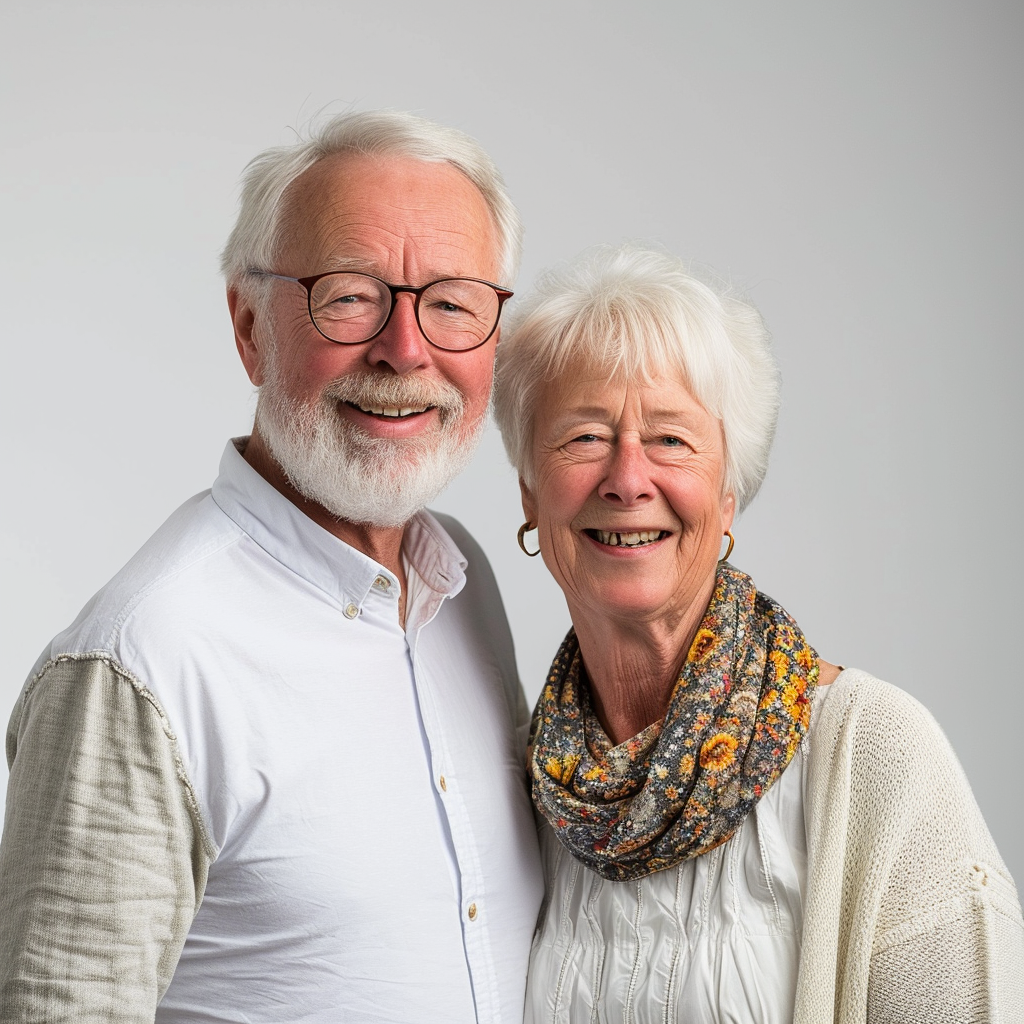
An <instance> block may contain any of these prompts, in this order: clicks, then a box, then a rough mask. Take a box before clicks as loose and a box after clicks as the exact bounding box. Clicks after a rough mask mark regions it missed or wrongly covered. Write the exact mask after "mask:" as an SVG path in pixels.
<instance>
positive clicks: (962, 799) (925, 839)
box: [794, 669, 1024, 1024]
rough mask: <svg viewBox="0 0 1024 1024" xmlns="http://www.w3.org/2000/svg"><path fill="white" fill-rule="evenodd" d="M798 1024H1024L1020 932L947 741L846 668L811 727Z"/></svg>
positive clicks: (907, 700) (905, 704) (907, 706)
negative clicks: (812, 729) (805, 883)
mask: <svg viewBox="0 0 1024 1024" xmlns="http://www.w3.org/2000/svg"><path fill="white" fill-rule="evenodd" d="M806 801H807V802H806V805H805V807H806V809H805V815H806V823H807V846H808V882H807V900H806V904H805V907H804V932H803V941H802V945H801V956H800V971H799V976H798V982H797V994H796V1012H795V1014H794V1024H825V1022H828V1021H832V1022H834V1024H853V1022H855V1021H856V1022H857V1024H864V1021H865V1020H867V1021H868V1022H870V1024H921V1022H925V1021H927V1022H928V1024H945V1022H949V1024H953V1022H956V1024H965V1022H971V1021H977V1022H982V1021H985V1022H992V1024H994V1022H1005V1024H1011V1022H1020V1021H1024V922H1022V920H1021V911H1020V904H1019V902H1018V899H1017V892H1016V890H1015V888H1014V885H1013V881H1012V880H1011V878H1010V875H1009V872H1008V871H1007V870H1006V867H1005V865H1004V864H1003V862H1002V860H1001V859H1000V857H999V854H998V852H997V851H996V848H995V844H994V843H993V841H992V837H991V836H990V835H989V832H988V829H987V828H986V826H985V823H984V821H983V820H982V817H981V812H980V811H979V810H978V805H977V804H976V803H975V800H974V797H973V796H972V794H971V790H970V786H969V785H968V782H967V779H966V777H965V776H964V773H963V770H962V769H961V767H960V764H959V762H958V761H957V759H956V755H955V754H954V753H953V751H952V749H951V747H950V745H949V742H948V741H947V740H946V737H945V736H944V735H943V734H942V731H941V730H940V729H939V727H938V725H937V723H936V722H935V720H934V719H933V718H932V717H931V715H930V714H929V713H928V712H927V711H926V710H925V709H924V708H923V707H921V705H920V704H918V703H917V701H915V700H914V699H913V698H912V697H909V696H908V695H907V694H905V693H903V692H902V691H900V690H898V689H896V688H895V687H893V686H890V685H889V684H887V683H883V682H881V681H879V680H878V679H875V678H873V677H872V676H870V675H868V674H867V673H866V672H860V671H857V670H854V669H848V670H846V671H845V672H843V673H842V674H841V675H840V676H839V678H838V679H837V680H836V681H835V682H834V683H833V684H832V692H831V693H830V694H829V699H828V700H827V701H825V702H824V703H823V706H822V708H821V717H820V718H819V719H818V720H817V721H816V722H815V725H814V743H813V744H812V749H811V760H810V770H809V776H808V790H807V794H806Z"/></svg>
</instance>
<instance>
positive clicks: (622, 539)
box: [583, 530, 668, 548]
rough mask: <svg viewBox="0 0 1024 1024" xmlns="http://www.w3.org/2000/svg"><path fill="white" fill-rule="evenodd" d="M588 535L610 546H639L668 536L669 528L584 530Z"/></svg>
mask: <svg viewBox="0 0 1024 1024" xmlns="http://www.w3.org/2000/svg"><path fill="white" fill-rule="evenodd" d="M583 532H584V533H585V534H586V535H587V536H588V537H593V539H594V540H596V541H597V542H598V543H600V544H607V545H608V546H609V547H613V548H615V547H621V548H638V547H640V546H641V545H643V544H653V543H654V541H656V540H661V539H662V537H667V536H668V531H667V530H637V531H634V532H633V533H612V532H610V531H608V530H584V531H583Z"/></svg>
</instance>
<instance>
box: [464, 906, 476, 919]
mask: <svg viewBox="0 0 1024 1024" xmlns="http://www.w3.org/2000/svg"><path fill="white" fill-rule="evenodd" d="M466 914H467V916H468V917H469V919H470V921H475V920H476V904H475V903H470V905H469V910H467V911H466Z"/></svg>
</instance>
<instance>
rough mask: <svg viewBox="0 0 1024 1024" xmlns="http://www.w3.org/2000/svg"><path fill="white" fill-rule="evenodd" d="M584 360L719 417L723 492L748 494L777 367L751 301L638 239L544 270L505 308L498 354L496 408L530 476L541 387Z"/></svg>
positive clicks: (760, 462) (773, 409)
mask: <svg viewBox="0 0 1024 1024" xmlns="http://www.w3.org/2000/svg"><path fill="white" fill-rule="evenodd" d="M581 364H582V365H584V366H585V367H586V368H587V370H588V371H597V372H599V373H607V374H608V377H609V379H622V378H625V379H626V380H630V381H639V382H642V383H644V384H654V385H657V382H658V380H659V379H664V378H665V377H666V376H668V377H671V378H672V379H674V380H681V381H682V383H683V384H684V385H685V386H686V387H687V389H688V390H689V391H690V393H691V394H692V395H693V396H694V398H696V399H697V401H698V402H700V403H701V405H703V406H704V408H705V409H707V410H708V412H710V413H711V414H712V415H713V416H716V417H718V419H719V420H720V421H721V423H722V430H723V433H724V436H725V459H726V473H725V488H726V492H729V491H731V492H732V493H733V495H734V496H735V498H736V503H737V505H738V507H739V508H740V509H743V508H745V507H746V506H747V505H748V504H749V503H750V501H751V500H752V499H753V497H754V495H755V494H756V493H757V490H758V488H759V487H760V486H761V481H762V480H763V479H764V474H765V471H766V470H767V468H768V453H769V451H770V450H771V445H772V439H773V437H774V435H775V423H776V420H777V419H778V410H779V373H778V368H777V366H776V364H775V359H774V358H773V356H772V353H771V344H770V336H769V334H768V329H767V327H766V325H765V322H764V320H762V319H761V315H760V313H758V311H757V310H756V309H755V308H754V307H753V306H752V305H751V304H750V303H749V302H746V301H744V300H743V299H741V298H738V297H736V296H735V295H733V294H731V293H730V291H729V290H728V289H726V288H724V287H721V286H720V285H718V284H717V283H713V282H711V281H710V280H707V281H705V280H699V279H698V278H697V277H695V276H693V273H692V272H691V270H690V268H688V266H687V265H686V264H685V263H683V262H682V261H681V260H679V259H677V258H676V257H674V256H672V255H670V254H669V253H666V252H663V251H661V250H657V249H650V248H645V247H641V246H637V245H626V246H622V247H611V246H601V247H598V248H596V249H591V250H588V251H587V252H585V253H583V254H582V255H581V256H580V257H578V258H577V259H576V260H575V261H573V262H572V263H569V264H568V265H565V266H562V267H558V268H556V269H554V270H551V271H549V272H548V273H547V274H545V275H544V276H543V277H542V278H541V280H540V283H539V285H538V287H537V288H536V290H535V291H534V292H533V293H532V294H531V295H529V296H528V297H527V298H525V299H524V300H522V301H521V302H519V303H517V304H516V306H515V307H514V308H513V310H511V311H510V316H509V317H508V318H507V320H506V322H505V327H504V329H503V333H502V338H501V343H500V344H499V345H498V349H497V360H496V363H495V381H496V383H495V391H494V414H495V418H496V419H497V421H498V427H499V428H500V430H501V435H502V439H503V440H504V442H505V450H506V451H507V452H508V457H509V459H510V460H511V462H512V464H513V465H514V466H515V468H516V469H517V470H518V472H519V475H520V476H521V477H522V478H523V480H524V481H525V482H526V484H527V486H530V487H532V486H533V485H534V483H535V480H534V466H533V452H532V449H533V424H534V417H535V414H536V403H537V400H538V397H539V396H540V394H541V391H542V389H543V387H544V385H545V384H546V383H548V382H550V381H554V380H556V379H557V378H558V377H559V376H561V375H562V374H566V373H573V372H575V371H576V369H577V368H578V367H579V366H580V365H581Z"/></svg>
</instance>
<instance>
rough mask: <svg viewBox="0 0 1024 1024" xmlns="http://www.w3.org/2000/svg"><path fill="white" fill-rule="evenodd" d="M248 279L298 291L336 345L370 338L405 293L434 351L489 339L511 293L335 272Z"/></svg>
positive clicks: (464, 283) (485, 286) (454, 282)
mask: <svg viewBox="0 0 1024 1024" xmlns="http://www.w3.org/2000/svg"><path fill="white" fill-rule="evenodd" d="M249 273H251V274H256V275H258V276H260V277H275V278H277V279H278V280H279V281H294V282H295V283H296V284H300V285H302V287H303V288H305V289H306V296H307V299H308V303H307V305H308V307H309V318H310V320H312V321H313V326H314V327H315V328H316V329H317V330H318V331H319V332H320V333H321V334H322V335H323V336H324V337H325V338H327V340H328V341H333V342H337V344H339V345H361V344H363V342H366V341H372V340H373V339H374V338H376V337H377V335H378V334H380V332H381V331H383V330H384V328H385V327H386V326H387V323H388V321H389V320H390V319H391V314H392V313H393V312H394V309H395V302H396V301H397V299H398V293H399V292H409V294H410V295H412V296H413V310H414V311H415V313H416V322H417V323H418V324H419V327H420V330H421V331H422V332H423V337H424V338H426V339H427V341H429V342H430V344H431V345H434V346H435V347H437V348H442V349H445V350H447V351H449V352H468V351H470V350H471V349H474V348H479V347H480V346H481V345H482V344H483V343H484V342H485V341H487V339H488V338H490V336H491V335H492V334H493V333H494V331H495V329H496V328H497V326H498V318H499V317H500V316H501V307H502V306H503V305H504V304H505V302H506V300H508V299H510V298H512V292H510V291H506V290H505V289H504V288H499V287H498V286H497V285H496V284H491V282H490V281H480V280H478V279H477V278H474V277H446V278H443V279H442V280H440V281H431V282H430V284H425V285H424V286H423V287H422V288H410V287H409V286H407V285H404V284H388V283H387V282H386V281H382V280H381V279H380V278H379V277H371V276H370V275H369V274H350V273H347V272H337V271H332V272H330V273H327V274H316V275H315V276H313V277H286V276H285V275H284V274H272V273H270V272H269V271H267V270H250V271H249Z"/></svg>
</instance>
